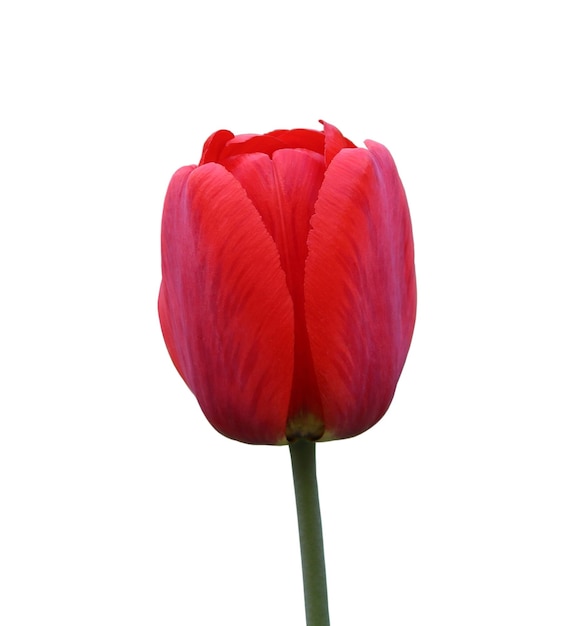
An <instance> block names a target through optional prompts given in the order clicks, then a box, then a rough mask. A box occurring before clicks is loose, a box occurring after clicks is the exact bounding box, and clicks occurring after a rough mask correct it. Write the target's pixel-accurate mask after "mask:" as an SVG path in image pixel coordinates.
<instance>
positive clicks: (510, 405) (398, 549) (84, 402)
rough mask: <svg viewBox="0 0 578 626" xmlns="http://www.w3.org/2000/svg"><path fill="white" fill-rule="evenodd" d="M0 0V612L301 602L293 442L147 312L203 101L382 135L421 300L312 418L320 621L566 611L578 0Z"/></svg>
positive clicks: (211, 123) (568, 616) (154, 616)
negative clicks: (374, 405) (233, 428)
mask: <svg viewBox="0 0 578 626" xmlns="http://www.w3.org/2000/svg"><path fill="white" fill-rule="evenodd" d="M338 4H339V3H336V2H331V3H330V2H327V3H322V2H315V1H313V0H312V1H310V2H288V3H284V4H276V3H274V2H271V1H270V0H269V1H267V2H265V1H263V2H257V1H255V0H252V1H249V2H235V3H233V2H217V1H215V2H208V1H205V2H195V0H189V1H188V2H175V1H172V2H171V1H168V2H167V1H165V2H162V3H161V2H157V3H152V2H148V3H147V2H145V3H137V2H127V1H122V0H120V1H119V0H116V1H115V2H111V1H107V0H105V1H102V2H98V3H94V4H88V3H84V2H76V3H72V2H63V1H58V0H56V1H51V2H43V3H41V2H19V3H16V2H14V1H10V0H8V1H7V2H5V3H3V5H2V9H1V14H0V48H1V49H0V63H1V89H2V96H1V101H0V107H1V117H0V124H1V127H0V133H1V137H0V150H1V170H0V176H1V191H0V193H1V198H0V200H1V223H0V255H1V259H0V272H1V289H2V296H1V297H2V305H1V309H0V315H1V317H2V321H1V324H0V342H1V343H0V359H1V372H0V385H1V396H0V403H1V405H0V411H1V424H0V508H1V512H0V623H2V624H3V625H4V626H21V625H26V626H42V625H44V624H58V625H60V626H73V625H74V626H77V625H83V626H84V625H98V626H100V625H103V624H106V625H107V626H126V625H131V624H134V625H138V626H157V625H158V626H161V625H162V626H165V625H168V624H170V625H171V626H182V625H190V624H194V625H197V624H198V625H202V626H224V625H226V624H240V625H244V624H247V625H251V626H261V625H262V626H271V625H275V626H285V625H287V626H289V625H291V626H293V625H298V624H304V613H303V604H302V589H301V573H300V561H299V551H298V538H297V527H296V519H295V512H294V501H293V492H292V481H291V473H290V463H289V453H288V450H287V449H286V448H274V447H252V446H247V445H244V444H240V443H237V442H235V441H230V440H227V439H225V438H224V437H222V436H220V435H219V434H217V433H216V432H215V431H214V430H213V429H212V428H211V427H210V426H209V424H208V423H207V422H206V420H205V419H204V417H203V416H202V414H201V413H200V411H199V409H198V406H197V403H196V401H195V399H194V397H193V396H192V395H191V394H190V392H189V391H188V389H187V388H186V386H185V385H184V383H183V382H182V381H181V379H180V378H179V376H178V374H177V373H176V371H175V370H174V368H173V366H172V364H171V362H170V359H169V358H168V356H167V353H166V350H165V347H164V344H163V341H162V337H161V333H160V331H159V326H158V321H157V313H156V297H157V291H158V286H159V282H160V261H159V230H160V219H161V209H162V202H163V197H164V193H165V190H166V186H167V184H168V181H169V178H170V176H171V175H172V173H173V171H174V170H176V169H177V168H178V167H179V166H181V165H184V164H189V163H195V162H197V161H198V159H199V156H200V151H201V147H202V144H203V141H204V140H205V138H206V137H207V136H208V135H209V134H210V133H212V132H213V131H214V130H217V129H219V128H229V129H230V130H232V131H233V132H235V133H244V132H257V133H260V132H266V131H269V130H272V129H274V128H292V127H310V128H319V126H318V124H317V120H318V119H319V118H323V119H326V120H327V121H329V122H331V123H333V124H335V125H337V126H338V127H339V128H340V129H341V130H342V132H343V133H344V134H345V135H346V136H348V137H349V138H350V139H352V140H353V141H355V142H356V143H358V144H361V142H362V141H363V140H364V139H366V138H371V139H375V140H377V141H380V142H382V143H384V144H386V145H387V146H388V147H389V148H390V150H391V151H392V153H393V155H394V157H395V159H396V161H397V164H398V168H399V171H400V173H401V176H402V179H403V181H404V184H405V187H406V190H407V194H408V197H409V201H410V206H411V210H412V217H413V223H414V234H415V243H416V263H417V271H418V281H419V284H418V288H419V310H418V322H417V326H416V332H415V337H414V342H413V345H412V348H411V352H410V356H409V359H408V361H407V365H406V368H405V371H404V373H403V375H402V378H401V381H400V384H399V387H398V391H397V394H396V398H395V400H394V402H393V405H392V407H391V409H390V411H389V412H388V414H387V415H386V417H385V418H384V419H383V420H382V421H381V422H380V423H379V424H378V425H377V426H376V427H375V428H373V429H372V430H371V431H369V432H368V433H366V434H364V435H362V436H360V437H358V438H356V439H352V440H348V441H342V442H333V443H326V444H322V445H320V446H318V472H319V481H320V489H321V498H322V510H323V515H324V530H325V539H326V553H327V567H328V581H329V594H330V607H331V614H332V625H333V626H353V625H355V626H357V625H363V626H373V625H384V626H385V625H387V626H423V625H429V624H440V625H441V624H443V625H444V626H453V625H456V626H457V625H459V626H463V625H466V626H470V625H478V624H479V625H484V626H485V625H487V624H492V625H494V626H510V625H512V624H524V625H532V626H533V625H540V626H541V625H550V624H554V625H556V626H570V625H572V626H575V625H576V624H577V623H578V592H577V588H578V539H577V530H576V529H578V504H577V500H576V498H577V483H578V454H577V450H578V424H577V418H578V410H577V401H576V391H577V383H576V374H577V366H576V354H577V352H578V342H577V333H576V318H577V317H578V306H577V303H576V282H577V281H576V269H577V267H578V254H577V252H576V227H575V215H576V212H577V209H578V191H577V171H578V168H577V166H578V158H577V148H576V147H577V142H578V128H577V121H576V119H577V111H578V97H577V93H576V84H577V81H576V76H577V68H576V60H577V59H578V44H577V37H576V19H575V17H573V12H572V11H571V9H572V5H573V3H572V2H570V1H568V2H563V1H560V0H549V1H548V2H521V1H520V2H515V1H512V0H505V1H504V0H502V1H501V2H495V1H492V0H490V1H486V2H483V3H473V2H457V1H455V2H448V1H445V2H444V1H439V0H438V1H436V2H428V3H426V2H415V1H413V2H412V1H404V2H398V3H391V2H384V3H378V2H369V1H367V0H356V1H355V2H348V3H343V4H342V6H341V8H340V7H339V6H338Z"/></svg>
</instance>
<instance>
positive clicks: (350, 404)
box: [305, 142, 416, 439]
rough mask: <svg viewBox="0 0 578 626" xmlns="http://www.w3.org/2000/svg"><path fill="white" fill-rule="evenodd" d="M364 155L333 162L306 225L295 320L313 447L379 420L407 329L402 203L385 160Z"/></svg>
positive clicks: (352, 153)
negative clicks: (314, 390) (300, 323)
mask: <svg viewBox="0 0 578 626" xmlns="http://www.w3.org/2000/svg"><path fill="white" fill-rule="evenodd" d="M368 146H369V151H367V150H363V149H343V150H341V151H340V152H339V153H338V154H337V155H336V156H335V157H334V158H333V160H332V162H331V165H330V166H329V168H328V170H327V173H326V177H325V180H324V183H323V185H322V187H321V190H320V193H319V199H318V201H317V204H316V207H315V215H314V216H313V218H312V220H311V223H312V230H311V232H310V235H309V240H308V245H309V251H310V252H309V257H308V259H307V263H306V266H305V315H306V320H307V328H308V331H309V339H310V345H311V351H312V355H313V363H314V366H315V370H316V373H317V379H318V384H319V388H320V392H321V398H322V402H323V408H324V419H325V427H326V432H325V435H324V437H323V439H335V438H343V437H350V436H353V435H356V434H359V433H361V432H363V431H364V430H366V429H367V428H369V427H371V426H372V425H373V424H375V422H377V421H378V420H379V419H380V418H381V416H382V415H383V414H384V413H385V411H386V410H387V408H388V406H389V404H390V402H391V400H392V398H393V394H394V391H395V387H396V384H397V381H398V379H399V376H400V374H401V370H402V368H403V365H404V362H405V358H406V356H407V352H408V349H409V344H410V341H411V335H412V332H413V326H414V321H415V306H416V295H415V293H416V292H415V273H414V264H413V240H412V233H411V224H410V218H409V211H408V206H407V201H406V198H405V193H404V191H403V187H402V184H401V181H400V180H399V177H398V175H397V170H396V168H395V165H394V163H393V160H392V158H391V156H390V154H389V152H388V151H387V150H386V149H385V148H384V147H383V146H381V145H379V144H376V143H373V142H368Z"/></svg>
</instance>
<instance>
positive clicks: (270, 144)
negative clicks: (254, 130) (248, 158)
mask: <svg viewBox="0 0 578 626" xmlns="http://www.w3.org/2000/svg"><path fill="white" fill-rule="evenodd" d="M284 147H285V144H284V143H283V142H281V141H279V139H276V138H275V137H270V136H268V135H252V136H251V135H248V136H247V137H246V138H245V137H244V136H242V135H239V136H237V137H235V139H234V140H232V141H229V142H228V143H227V145H226V147H225V148H224V149H223V152H222V153H221V156H220V159H219V163H223V164H224V163H225V161H226V160H227V159H228V158H230V157H232V156H235V155H238V154H249V153H251V152H262V153H263V154H268V155H269V156H271V155H272V154H273V152H275V150H280V149H281V148H284Z"/></svg>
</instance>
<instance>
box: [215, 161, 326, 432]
mask: <svg viewBox="0 0 578 626" xmlns="http://www.w3.org/2000/svg"><path fill="white" fill-rule="evenodd" d="M227 168H228V169H229V170H230V171H231V173H232V174H233V175H234V176H235V178H237V180H238V181H239V182H240V183H241V185H242V186H243V187H244V189H245V191H246V192H247V195H248V196H249V198H250V199H251V201H252V202H253V204H254V205H255V207H256V208H257V210H258V211H259V213H260V214H261V217H262V218H263V222H264V224H265V227H266V228H267V230H268V231H269V233H270V234H271V236H272V237H273V240H274V241H275V244H276V245H277V249H278V251H279V256H280V259H281V267H282V269H283V270H284V272H285V276H286V280H287V287H288V289H289V293H290V295H291V298H292V300H293V305H294V319H295V367H294V373H293V386H292V392H291V400H290V404H289V410H288V426H287V438H288V439H291V438H293V439H296V438H298V437H308V438H312V439H315V438H319V437H321V435H322V434H323V415H322V407H321V400H320V396H319V389H318V385H317V380H316V377H315V371H314V368H313V360H312V357H311V349H310V346H309V337H308V335H307V330H306V324H305V306H304V279H305V259H306V258H307V252H308V248H307V237H308V235H309V230H310V220H311V216H312V215H313V211H314V206H315V202H316V200H317V196H318V193H319V188H320V187H321V183H322V182H323V176H324V171H325V166H324V158H323V156H322V155H320V154H318V153H315V152H312V151H309V150H299V149H292V150H291V149H282V150H277V151H275V152H274V153H273V155H272V157H269V156H268V155H266V154H260V153H253V154H245V155H239V157H237V158H233V159H230V160H228V162H227Z"/></svg>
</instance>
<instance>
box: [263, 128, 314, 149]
mask: <svg viewBox="0 0 578 626" xmlns="http://www.w3.org/2000/svg"><path fill="white" fill-rule="evenodd" d="M267 135H269V136H271V137H276V138H277V139H280V140H281V141H282V142H283V143H284V145H285V147H286V148H306V149H307V150H312V151H313V152H317V153H318V154H323V153H324V150H325V135H324V134H323V133H322V132H319V131H318V130H309V129H308V128H294V129H293V130H274V131H272V132H270V133H267Z"/></svg>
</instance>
